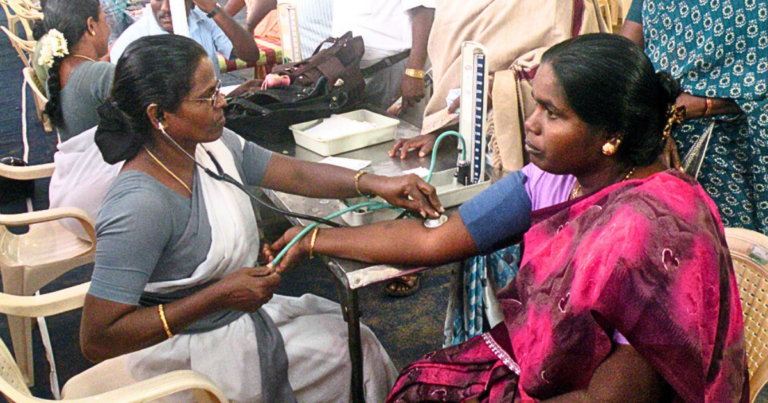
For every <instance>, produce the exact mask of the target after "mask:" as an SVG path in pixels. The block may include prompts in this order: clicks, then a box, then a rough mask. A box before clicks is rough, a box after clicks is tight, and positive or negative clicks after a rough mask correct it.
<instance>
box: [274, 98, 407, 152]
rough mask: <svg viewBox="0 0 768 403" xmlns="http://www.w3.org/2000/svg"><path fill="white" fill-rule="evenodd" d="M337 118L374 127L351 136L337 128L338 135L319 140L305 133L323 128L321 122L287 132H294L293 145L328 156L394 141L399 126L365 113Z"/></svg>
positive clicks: (354, 112)
mask: <svg viewBox="0 0 768 403" xmlns="http://www.w3.org/2000/svg"><path fill="white" fill-rule="evenodd" d="M339 116H341V117H345V118H347V119H351V120H355V121H358V122H369V123H373V124H374V125H375V126H376V127H373V128H370V129H366V130H362V131H354V132H351V133H350V132H349V131H348V130H347V131H345V130H344V128H343V127H340V128H339V132H338V133H339V134H338V135H334V136H323V137H322V138H320V137H316V136H313V135H312V134H311V133H307V132H306V131H307V130H309V129H311V128H314V127H316V126H319V125H320V124H323V121H324V119H316V120H312V121H309V122H304V123H297V124H294V125H291V126H290V127H289V128H290V129H291V131H292V132H293V138H294V139H295V140H296V144H298V145H300V146H302V147H304V148H306V149H308V150H310V151H313V152H315V153H318V154H320V155H324V156H329V155H336V154H341V153H344V152H347V151H352V150H357V149H359V148H364V147H368V146H372V145H374V144H379V143H384V142H387V141H391V140H394V138H395V133H396V132H397V124H398V123H399V122H398V120H397V119H393V118H389V117H386V116H382V115H379V114H378V113H373V112H371V111H368V110H365V109H359V110H356V111H352V112H347V113H342V114H340V115H339Z"/></svg>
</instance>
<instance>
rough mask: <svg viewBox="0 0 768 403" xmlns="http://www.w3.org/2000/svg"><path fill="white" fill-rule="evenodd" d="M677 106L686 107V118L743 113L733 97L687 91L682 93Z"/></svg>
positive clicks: (676, 103) (676, 102)
mask: <svg viewBox="0 0 768 403" xmlns="http://www.w3.org/2000/svg"><path fill="white" fill-rule="evenodd" d="M675 106H676V107H685V119H698V118H703V117H707V116H715V115H729V114H737V113H742V110H741V108H739V106H738V105H737V104H736V102H734V101H733V100H732V99H727V98H707V97H699V96H696V95H691V94H689V93H687V92H683V93H680V95H679V96H678V97H677V100H676V101H675Z"/></svg>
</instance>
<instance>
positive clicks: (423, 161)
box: [264, 121, 457, 403]
mask: <svg viewBox="0 0 768 403" xmlns="http://www.w3.org/2000/svg"><path fill="white" fill-rule="evenodd" d="M419 132H420V130H419V129H418V128H416V127H415V126H413V125H411V124H409V123H407V122H404V121H400V124H399V125H398V128H397V134H396V138H410V137H413V136H415V135H418V134H419ZM393 144H394V142H393V141H390V142H387V143H383V144H378V145H375V146H371V147H367V148H363V149H360V150H355V151H350V152H347V153H344V154H339V155H336V157H343V158H355V159H365V160H370V161H371V165H369V166H368V167H366V168H365V169H364V171H366V172H372V173H375V174H378V175H386V176H395V175H400V174H401V173H402V172H403V171H407V170H409V169H413V168H418V167H426V168H429V162H430V158H429V157H423V158H414V157H411V158H409V159H406V160H401V159H399V158H389V156H388V154H387V151H389V150H390V149H391V148H392V145H393ZM456 144H457V140H456V139H455V138H454V137H450V138H446V139H445V140H443V141H442V142H441V143H440V149H439V150H437V156H438V158H437V162H436V164H435V165H436V167H435V171H441V170H445V169H449V168H450V167H452V166H454V165H455V163H456V155H457V154H456ZM287 153H288V154H292V155H293V156H294V157H295V158H299V159H302V160H307V161H315V162H316V161H320V160H322V159H323V158H325V157H323V156H321V155H318V154H315V153H313V152H312V151H309V150H307V149H304V148H302V147H299V146H296V147H295V148H294V149H291V150H288V151H287ZM264 192H265V193H266V195H267V196H268V197H269V198H270V200H272V202H273V203H274V204H275V205H277V206H278V207H280V208H282V209H285V210H288V211H290V212H296V213H302V214H311V215H314V216H320V217H325V216H327V215H329V214H331V213H334V212H336V211H339V210H340V209H342V208H343V207H345V206H344V204H343V203H342V202H341V201H340V200H325V199H311V198H307V197H302V196H296V195H291V194H287V193H282V192H277V191H272V190H268V189H264ZM288 220H289V221H291V223H293V224H294V225H304V226H306V225H309V224H311V222H310V221H307V220H302V219H296V218H293V217H288ZM334 221H336V222H339V223H341V224H344V225H346V223H345V222H344V221H343V220H342V219H341V218H336V219H335V220H334ZM323 259H324V260H325V261H326V263H327V265H326V266H327V268H328V270H329V271H330V272H331V274H332V275H333V276H334V278H335V279H336V280H337V281H336V285H337V287H338V288H339V291H340V295H341V301H340V302H341V308H342V314H343V315H344V320H345V321H346V322H347V330H348V332H349V355H350V358H351V361H352V383H351V388H352V401H353V402H355V403H363V402H365V398H364V394H363V353H362V345H361V340H360V310H359V300H358V289H360V288H363V287H366V286H369V285H372V284H376V283H380V282H383V281H387V280H390V279H394V278H397V277H400V276H402V275H405V274H410V273H417V272H419V271H423V270H426V269H427V268H425V267H418V268H412V267H396V266H389V265H373V266H371V265H367V264H365V263H362V262H357V261H353V260H347V259H339V258H331V257H323Z"/></svg>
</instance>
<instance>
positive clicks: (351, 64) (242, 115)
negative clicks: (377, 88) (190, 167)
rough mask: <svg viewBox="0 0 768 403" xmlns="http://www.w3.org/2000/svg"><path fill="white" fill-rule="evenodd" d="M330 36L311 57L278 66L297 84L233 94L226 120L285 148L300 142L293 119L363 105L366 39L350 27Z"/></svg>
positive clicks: (268, 143)
mask: <svg viewBox="0 0 768 403" xmlns="http://www.w3.org/2000/svg"><path fill="white" fill-rule="evenodd" d="M326 42H330V43H332V46H331V47H329V48H327V49H323V50H318V51H316V52H315V54H314V55H312V57H310V58H308V59H306V60H303V61H301V62H297V63H288V64H283V65H279V66H275V68H274V69H273V70H272V72H273V73H278V74H283V75H287V76H289V77H291V83H292V84H291V85H289V86H286V87H273V88H269V89H265V90H258V91H254V92H248V93H244V94H241V95H238V96H236V97H234V98H232V99H228V100H227V106H226V107H224V116H225V117H226V119H227V123H226V124H225V126H226V127H227V128H229V129H230V130H232V131H234V132H236V133H238V134H239V135H241V136H243V137H244V138H245V139H246V140H249V141H252V142H254V143H256V144H259V145H261V146H262V147H265V148H268V149H271V150H278V151H279V150H281V149H283V148H285V147H286V146H290V145H293V144H295V142H294V140H293V134H292V133H291V131H290V129H289V126H290V125H292V124H295V123H301V122H306V121H310V120H314V119H321V118H327V117H330V116H331V115H332V114H338V113H344V112H348V111H351V110H353V109H356V108H358V107H359V106H360V105H361V104H362V103H363V102H364V100H365V80H364V79H363V76H362V73H361V72H360V59H361V58H362V56H363V53H364V52H365V48H364V46H363V39H362V38H361V37H354V38H353V37H352V33H351V32H348V33H347V34H345V35H344V36H342V37H341V38H338V39H336V38H329V39H327V40H326ZM318 49H319V48H318Z"/></svg>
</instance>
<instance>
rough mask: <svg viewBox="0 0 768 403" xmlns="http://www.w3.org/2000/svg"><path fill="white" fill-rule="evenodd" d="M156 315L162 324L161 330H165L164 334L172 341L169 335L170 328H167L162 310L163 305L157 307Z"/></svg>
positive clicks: (171, 336) (171, 334)
mask: <svg viewBox="0 0 768 403" xmlns="http://www.w3.org/2000/svg"><path fill="white" fill-rule="evenodd" d="M157 313H158V314H159V315H160V321H162V322H163V329H165V334H166V335H167V336H168V338H169V339H172V338H173V333H171V328H170V327H168V322H167V321H166V320H165V310H164V309H163V304H160V305H158V306H157Z"/></svg>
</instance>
